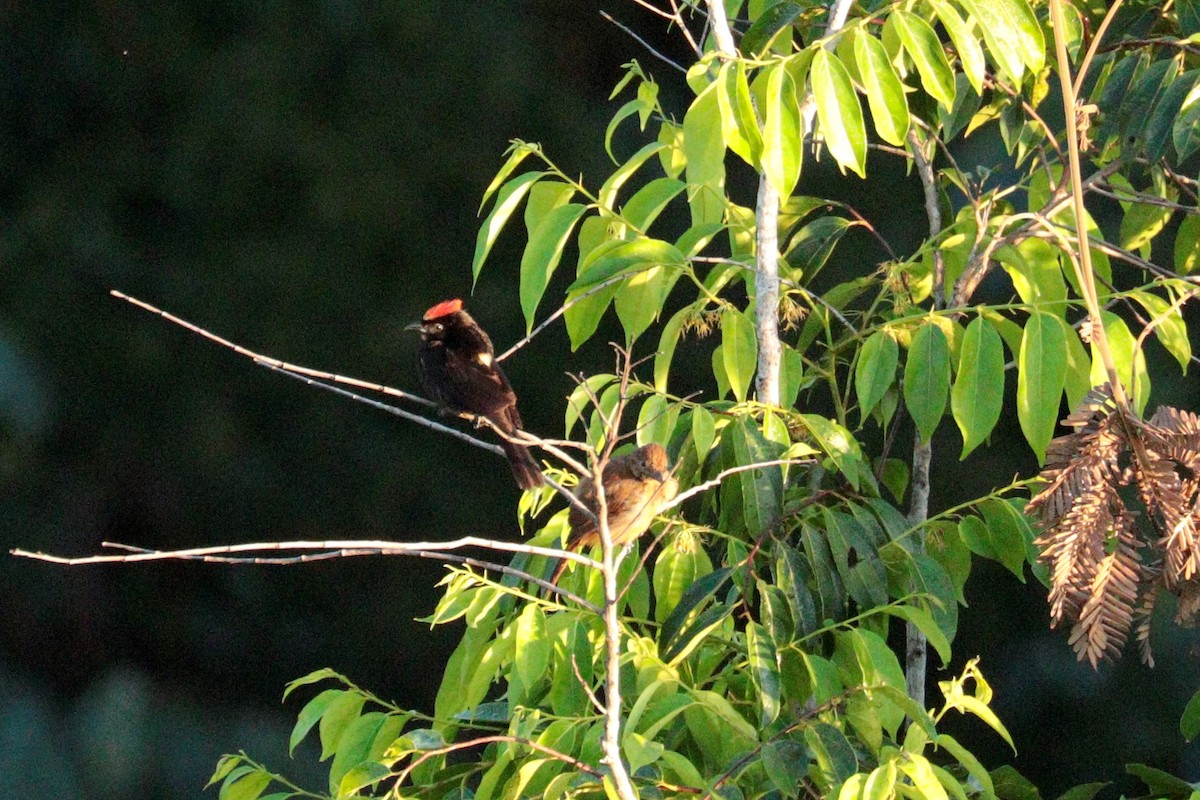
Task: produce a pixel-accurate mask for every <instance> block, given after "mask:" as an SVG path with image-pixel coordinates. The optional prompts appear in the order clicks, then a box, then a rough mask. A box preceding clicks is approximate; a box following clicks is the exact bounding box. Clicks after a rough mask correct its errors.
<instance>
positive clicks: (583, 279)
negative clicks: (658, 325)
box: [567, 238, 687, 310]
mask: <svg viewBox="0 0 1200 800" xmlns="http://www.w3.org/2000/svg"><path fill="white" fill-rule="evenodd" d="M686 260H687V259H685V258H684V257H683V253H680V252H679V249H678V248H677V247H675V245H673V244H671V243H670V242H664V241H662V240H660V239H647V238H638V239H634V240H633V241H629V242H616V241H614V242H606V243H605V245H602V246H600V247H597V248H596V249H595V251H594V252H593V253H592V256H591V258H589V260H588V263H586V264H585V265H584V267H583V269H582V270H581V271H580V273H579V277H578V278H576V279H575V282H574V283H572V284H571V285H570V286H569V287H567V291H570V292H574V291H578V290H581V289H589V288H591V287H593V286H596V285H597V284H600V283H603V282H605V281H607V280H609V279H610V278H615V277H616V276H618V275H626V276H630V277H632V276H634V275H636V274H637V273H639V272H644V271H646V269H647V267H648V266H659V265H673V266H674V265H682V264H683V263H685V262H686ZM656 310H657V309H656Z"/></svg>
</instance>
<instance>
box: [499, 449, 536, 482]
mask: <svg viewBox="0 0 1200 800" xmlns="http://www.w3.org/2000/svg"><path fill="white" fill-rule="evenodd" d="M500 446H501V447H502V448H504V455H505V457H506V458H507V459H508V466H509V467H511V468H512V474H513V477H514V478H516V480H517V485H518V486H520V487H521V488H522V489H534V488H536V487H538V486H541V485H542V482H543V481H542V471H541V470H540V469H538V465H537V462H536V461H534V460H533V454H532V453H530V452H529V448H528V447H526V446H525V445H521V444H517V443H516V442H510V441H508V440H507V439H501V440H500Z"/></svg>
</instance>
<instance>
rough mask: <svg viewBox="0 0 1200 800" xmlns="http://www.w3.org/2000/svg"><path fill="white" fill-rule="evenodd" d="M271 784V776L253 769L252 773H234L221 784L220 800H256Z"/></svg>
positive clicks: (218, 796)
mask: <svg viewBox="0 0 1200 800" xmlns="http://www.w3.org/2000/svg"><path fill="white" fill-rule="evenodd" d="M270 783H271V774H270V773H269V772H262V771H260V770H256V769H253V768H251V771H249V772H246V773H241V774H239V773H238V772H236V771H235V772H232V773H230V774H229V777H227V778H226V779H225V782H224V783H223V784H221V791H220V792H219V793H218V795H217V798H218V800H255V798H257V797H258V796H259V795H261V794H262V793H263V790H264V789H266V788H267V785H268V784H270Z"/></svg>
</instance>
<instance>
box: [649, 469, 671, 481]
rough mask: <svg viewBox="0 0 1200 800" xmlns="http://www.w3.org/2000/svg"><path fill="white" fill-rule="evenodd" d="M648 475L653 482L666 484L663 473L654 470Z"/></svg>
mask: <svg viewBox="0 0 1200 800" xmlns="http://www.w3.org/2000/svg"><path fill="white" fill-rule="evenodd" d="M650 475H651V476H652V477H653V478H654V480H656V481H658V482H659V483H666V482H667V476H666V475H664V474H663V473H661V472H659V471H658V470H656V469H652V470H650Z"/></svg>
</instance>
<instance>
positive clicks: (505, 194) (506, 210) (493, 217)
mask: <svg viewBox="0 0 1200 800" xmlns="http://www.w3.org/2000/svg"><path fill="white" fill-rule="evenodd" d="M545 175H546V173H544V172H526V173H525V174H523V175H518V176H517V177H515V178H513V179H512V180H510V181H508V182H507V183H505V184H504V185H503V186H502V187H500V193H499V194H498V195H497V196H496V205H495V206H493V208H492V210H491V213H489V214H488V215H487V216H486V217H485V218H484V220H483V224H482V225H481V226H480V227H479V235H478V236H477V237H476V238H475V257H474V258H473V259H472V260H471V278H472V280H478V279H479V272H480V270H482V269H483V262H484V261H486V260H487V257H488V253H490V252H491V250H492V245H493V244H495V243H496V238H497V237H499V236H500V231H502V230H504V226H505V224H507V222H508V220H509V217H511V216H512V215H513V212H514V211H516V210H517V206H519V205H520V204H521V200H522V199H524V197H525V195H526V193H527V192H528V191H529V190H530V188H532V187H533V185H534V184H535V183H537V182H538V181H539V180H541V179H542V178H543V177H545Z"/></svg>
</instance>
